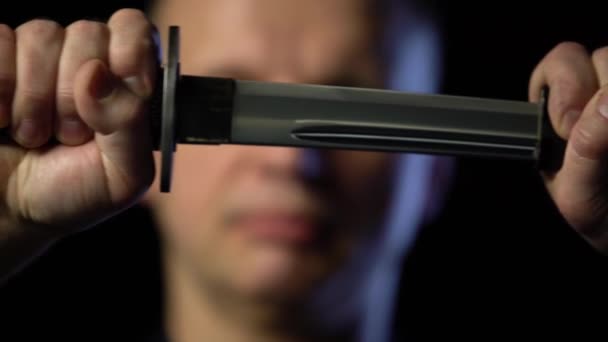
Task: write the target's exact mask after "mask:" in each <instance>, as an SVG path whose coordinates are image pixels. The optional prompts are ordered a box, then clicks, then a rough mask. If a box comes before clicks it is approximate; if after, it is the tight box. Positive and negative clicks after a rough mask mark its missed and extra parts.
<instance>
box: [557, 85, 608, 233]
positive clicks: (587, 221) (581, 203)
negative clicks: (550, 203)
mask: <svg viewBox="0 0 608 342" xmlns="http://www.w3.org/2000/svg"><path fill="white" fill-rule="evenodd" d="M607 155H608V86H604V87H603V88H602V89H600V91H598V93H597V94H596V95H595V96H594V97H593V98H592V100H591V101H590V102H589V104H588V106H587V107H586V108H585V110H584V112H583V114H582V115H581V118H580V120H579V121H578V122H577V123H576V124H575V125H574V127H573V129H572V134H571V138H570V141H569V144H568V147H567V149H566V154H565V156H564V165H563V167H562V169H561V171H560V172H559V173H558V174H557V175H556V177H555V180H554V182H552V184H550V187H549V190H550V191H551V192H552V193H553V195H554V198H555V200H556V203H557V205H558V207H559V208H560V210H561V211H562V213H563V214H564V217H566V218H567V220H568V221H569V223H570V224H571V225H572V226H573V227H574V228H575V229H577V230H578V231H579V232H580V233H582V235H583V236H585V237H587V238H589V239H590V240H591V241H592V242H594V244H598V243H599V242H600V241H603V240H606V237H607V236H606V234H607V233H608V232H606V231H600V230H598V229H600V228H598V227H604V228H605V227H606V225H604V224H601V222H600V221H601V220H603V218H604V217H605V215H606V214H608V208H605V207H604V206H605V205H604V203H605V201H603V199H604V198H605V191H606V186H607V185H608V184H607V183H606V180H605V176H606V171H608V167H607V166H608V164H607V160H608V159H607V158H606V156H607ZM581 208H584V210H582V209H581Z"/></svg>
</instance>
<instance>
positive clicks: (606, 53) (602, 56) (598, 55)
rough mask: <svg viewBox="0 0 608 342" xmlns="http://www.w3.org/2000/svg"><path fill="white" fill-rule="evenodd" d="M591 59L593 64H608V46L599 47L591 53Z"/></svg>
mask: <svg viewBox="0 0 608 342" xmlns="http://www.w3.org/2000/svg"><path fill="white" fill-rule="evenodd" d="M591 59H592V60H593V62H594V63H596V64H597V63H608V46H604V47H601V48H599V49H596V50H594V51H593V54H592V55H591Z"/></svg>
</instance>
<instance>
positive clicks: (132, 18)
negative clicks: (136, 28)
mask: <svg viewBox="0 0 608 342" xmlns="http://www.w3.org/2000/svg"><path fill="white" fill-rule="evenodd" d="M147 21H148V20H147V18H146V15H145V14H144V12H142V11H141V10H139V9H135V8H123V9H120V10H118V11H116V12H115V13H114V14H113V15H112V16H111V17H110V20H109V21H108V24H109V25H133V24H134V23H139V22H146V23H147Z"/></svg>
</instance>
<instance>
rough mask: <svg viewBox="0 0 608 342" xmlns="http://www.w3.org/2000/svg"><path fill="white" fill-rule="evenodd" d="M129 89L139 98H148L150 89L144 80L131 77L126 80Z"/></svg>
mask: <svg viewBox="0 0 608 342" xmlns="http://www.w3.org/2000/svg"><path fill="white" fill-rule="evenodd" d="M124 82H125V84H126V85H127V87H128V88H129V89H130V90H131V91H132V92H134V93H135V94H136V95H138V96H146V95H147V94H148V87H146V85H145V83H144V81H143V79H142V78H141V77H139V76H131V77H127V78H125V79H124Z"/></svg>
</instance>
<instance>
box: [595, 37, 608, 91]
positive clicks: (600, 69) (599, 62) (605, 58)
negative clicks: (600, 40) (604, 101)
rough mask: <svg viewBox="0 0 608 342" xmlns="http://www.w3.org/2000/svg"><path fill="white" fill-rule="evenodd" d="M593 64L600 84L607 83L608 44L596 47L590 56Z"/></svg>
mask: <svg viewBox="0 0 608 342" xmlns="http://www.w3.org/2000/svg"><path fill="white" fill-rule="evenodd" d="M592 60H593V66H595V71H596V73H597V76H598V79H599V82H600V85H601V86H605V85H607V84H608V46H606V47H603V48H601V49H597V50H595V51H594V52H593V56H592Z"/></svg>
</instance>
